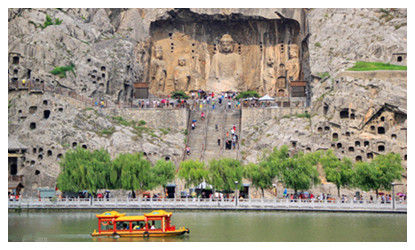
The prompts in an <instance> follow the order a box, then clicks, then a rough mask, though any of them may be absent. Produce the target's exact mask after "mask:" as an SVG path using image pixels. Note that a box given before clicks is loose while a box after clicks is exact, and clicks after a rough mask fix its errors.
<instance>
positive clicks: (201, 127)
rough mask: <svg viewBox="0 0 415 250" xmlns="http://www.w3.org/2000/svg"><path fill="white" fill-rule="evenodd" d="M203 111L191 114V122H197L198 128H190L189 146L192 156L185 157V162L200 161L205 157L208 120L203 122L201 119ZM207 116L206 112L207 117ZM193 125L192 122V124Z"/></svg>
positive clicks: (194, 111) (193, 111) (195, 111)
mask: <svg viewBox="0 0 415 250" xmlns="http://www.w3.org/2000/svg"><path fill="white" fill-rule="evenodd" d="M200 114H201V111H198V110H192V111H191V113H190V121H192V120H196V121H197V122H196V128H195V129H194V130H192V129H191V127H190V128H188V133H189V140H188V142H187V145H188V146H189V147H190V155H186V156H185V160H200V159H202V156H203V150H204V147H205V136H206V128H207V126H206V125H207V119H206V118H205V120H204V121H202V120H201V119H200V118H201V117H200ZM206 116H207V114H206V111H205V117H206ZM190 124H191V122H190Z"/></svg>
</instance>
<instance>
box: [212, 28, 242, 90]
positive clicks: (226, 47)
mask: <svg viewBox="0 0 415 250" xmlns="http://www.w3.org/2000/svg"><path fill="white" fill-rule="evenodd" d="M233 46H234V41H233V39H232V36H230V35H228V34H225V35H223V36H222V38H221V39H220V50H219V53H218V54H215V55H214V56H213V57H212V63H211V65H210V74H209V80H208V82H207V84H206V88H207V90H208V91H214V92H217V93H219V92H222V91H227V90H230V91H237V90H238V88H240V87H241V85H242V82H243V79H242V58H241V56H240V55H238V54H236V53H234V52H233Z"/></svg>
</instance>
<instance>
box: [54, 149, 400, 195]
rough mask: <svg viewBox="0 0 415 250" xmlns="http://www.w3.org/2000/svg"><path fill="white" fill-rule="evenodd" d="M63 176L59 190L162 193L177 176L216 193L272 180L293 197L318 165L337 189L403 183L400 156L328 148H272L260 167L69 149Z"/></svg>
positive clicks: (265, 185) (309, 183)
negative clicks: (364, 157)
mask: <svg viewBox="0 0 415 250" xmlns="http://www.w3.org/2000/svg"><path fill="white" fill-rule="evenodd" d="M60 165H61V173H60V174H59V176H58V179H57V187H58V188H59V189H60V190H61V191H70V192H78V191H80V190H88V191H89V192H90V193H96V192H97V190H98V189H124V190H132V191H146V190H152V189H154V188H156V187H159V186H161V187H163V188H164V189H166V187H167V184H168V183H171V182H172V181H174V179H175V178H179V179H181V180H183V181H184V183H185V187H186V188H193V187H195V186H198V185H199V184H201V183H203V182H205V183H208V184H210V185H212V187H213V188H214V189H215V190H218V191H234V190H237V189H239V190H242V189H243V185H242V180H243V179H248V180H249V181H250V182H251V185H252V186H253V187H255V188H258V189H260V190H261V191H262V192H261V193H262V197H264V190H265V189H270V188H272V187H273V183H275V181H276V180H278V181H280V182H282V183H284V186H285V187H286V188H290V189H294V191H295V193H297V192H298V191H301V190H308V189H310V188H312V187H313V186H315V185H317V184H320V178H322V176H320V175H319V172H318V167H321V168H322V169H323V170H324V175H325V176H323V178H326V180H327V181H329V182H332V183H334V184H335V185H336V187H337V190H338V196H339V197H340V189H341V188H360V189H362V190H364V191H371V190H372V191H376V194H378V192H379V190H390V189H391V187H392V186H391V183H392V182H394V181H398V180H400V179H401V175H402V173H403V168H402V165H401V157H400V155H399V154H395V153H389V154H386V155H377V156H376V157H375V158H374V159H373V160H372V161H370V162H361V161H357V162H355V163H353V162H352V161H351V160H350V159H349V158H347V157H343V159H339V158H338V157H337V156H336V155H335V154H334V152H333V151H332V150H327V151H316V152H308V153H303V152H302V151H299V152H298V153H296V154H290V151H289V148H288V146H286V145H285V146H282V147H281V148H279V149H278V148H274V149H273V150H272V151H271V152H269V153H266V154H264V155H262V157H261V159H260V160H259V162H258V163H248V164H247V165H243V164H242V163H241V162H240V161H239V160H236V159H229V158H221V159H213V160H211V161H209V162H208V163H207V164H206V163H204V162H203V161H197V160H196V161H195V160H186V161H182V162H180V164H179V166H178V167H176V166H175V164H174V163H173V162H172V161H171V160H169V161H164V160H158V161H157V162H156V163H155V164H154V165H153V164H151V162H150V161H148V160H147V159H145V157H144V156H143V154H142V153H134V154H120V155H118V156H117V157H116V158H115V159H114V160H111V159H110V156H109V153H108V152H107V151H106V150H103V149H100V150H95V151H88V150H86V149H84V148H80V147H78V148H76V149H74V150H68V151H67V152H66V154H65V156H64V157H63V159H62V160H61V162H60Z"/></svg>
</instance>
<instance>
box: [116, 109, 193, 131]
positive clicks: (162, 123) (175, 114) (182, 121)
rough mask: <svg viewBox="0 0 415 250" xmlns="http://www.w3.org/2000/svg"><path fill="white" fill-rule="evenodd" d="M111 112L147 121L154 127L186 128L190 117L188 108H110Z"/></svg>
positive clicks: (130, 118)
mask: <svg viewBox="0 0 415 250" xmlns="http://www.w3.org/2000/svg"><path fill="white" fill-rule="evenodd" d="M109 113H110V114H112V115H114V116H121V117H123V118H124V119H126V120H129V121H130V120H134V121H140V120H144V121H146V125H148V126H149V127H153V128H174V129H176V130H185V129H186V128H187V121H188V118H189V110H187V109H110V110H109Z"/></svg>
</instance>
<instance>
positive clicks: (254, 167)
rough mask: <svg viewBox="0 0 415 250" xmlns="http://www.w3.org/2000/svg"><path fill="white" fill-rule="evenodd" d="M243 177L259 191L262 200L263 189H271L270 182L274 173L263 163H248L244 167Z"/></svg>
mask: <svg viewBox="0 0 415 250" xmlns="http://www.w3.org/2000/svg"><path fill="white" fill-rule="evenodd" d="M243 175H244V177H245V178H247V179H249V180H250V181H251V183H252V185H253V186H254V187H256V188H259V189H261V194H262V197H263V198H264V189H267V188H271V187H272V180H273V179H274V178H275V172H274V171H273V170H272V168H271V166H270V165H268V164H266V163H265V162H261V163H259V164H254V163H252V162H250V163H248V165H246V166H245V167H244V172H243Z"/></svg>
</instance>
